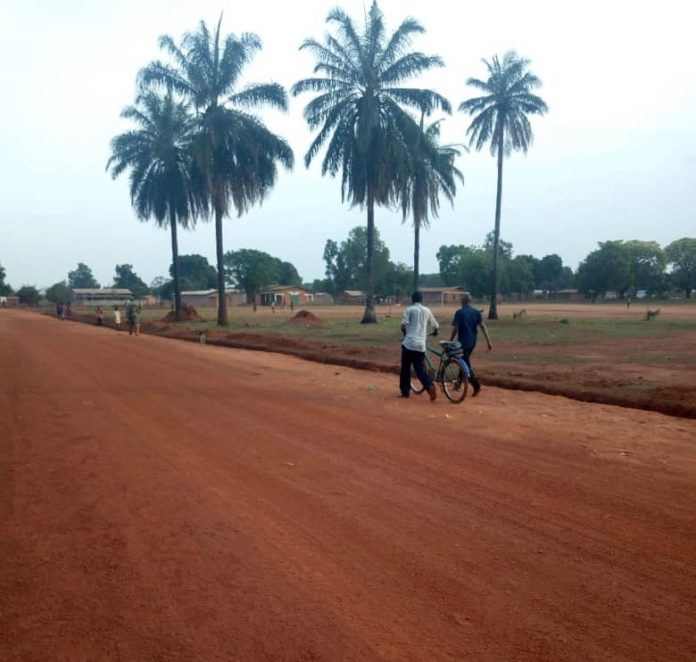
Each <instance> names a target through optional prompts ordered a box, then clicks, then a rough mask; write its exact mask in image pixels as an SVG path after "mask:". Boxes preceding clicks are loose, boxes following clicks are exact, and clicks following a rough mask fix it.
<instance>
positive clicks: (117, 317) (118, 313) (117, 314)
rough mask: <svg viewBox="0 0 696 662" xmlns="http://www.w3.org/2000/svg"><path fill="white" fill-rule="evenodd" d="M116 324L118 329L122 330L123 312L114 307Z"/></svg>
mask: <svg viewBox="0 0 696 662" xmlns="http://www.w3.org/2000/svg"><path fill="white" fill-rule="evenodd" d="M114 324H115V325H116V328H117V329H119V328H121V311H120V310H119V309H118V306H114Z"/></svg>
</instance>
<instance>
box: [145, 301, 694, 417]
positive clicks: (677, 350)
mask: <svg viewBox="0 0 696 662" xmlns="http://www.w3.org/2000/svg"><path fill="white" fill-rule="evenodd" d="M649 306H650V307H651V308H657V307H659V308H660V311H661V312H660V315H659V317H658V318H657V319H655V320H652V321H650V322H646V321H645V320H644V316H645V311H646V305H645V304H643V303H641V304H639V303H634V304H633V305H632V306H631V308H630V310H629V309H627V308H626V306H625V305H623V304H595V305H591V304H549V303H531V304H530V303H522V304H515V305H511V304H503V305H501V306H500V319H499V320H498V321H495V322H489V328H490V329H491V332H492V335H493V342H494V352H493V353H492V354H490V355H488V354H486V353H485V351H483V349H481V348H479V350H477V352H476V353H475V355H474V365H475V366H476V367H477V369H478V370H479V372H480V376H481V378H482V380H483V381H484V383H488V384H490V385H497V386H504V387H507V388H516V389H526V390H538V391H542V392H546V393H550V394H559V395H566V396H569V397H574V398H578V399H582V400H586V401H597V402H604V403H608V404H623V405H628V406H632V407H639V408H646V409H651V410H655V411H661V412H664V413H669V414H676V415H680V416H689V417H696V305H694V303H691V302H683V303H667V304H666V303H662V302H659V303H654V302H651V303H650V304H649ZM522 308H525V309H526V311H527V314H526V316H525V317H524V319H517V320H515V319H513V318H512V315H513V313H514V312H518V311H519V310H521V309H522ZM309 310H311V312H312V313H313V314H315V315H316V316H317V317H318V318H319V320H320V323H319V324H310V325H306V324H295V323H291V322H290V320H291V318H292V316H293V315H294V314H295V313H296V312H297V311H294V312H291V311H290V310H289V309H286V310H277V311H276V313H275V314H272V312H271V310H270V309H269V308H259V309H258V312H257V313H254V312H253V311H252V310H251V309H250V308H247V307H238V308H231V309H230V329H229V330H219V329H216V328H215V324H214V320H215V311H214V310H202V311H199V313H200V314H201V316H202V317H204V318H206V319H207V320H208V321H207V322H198V323H184V324H181V325H164V324H158V323H148V320H150V322H154V321H156V320H158V319H161V318H162V317H163V316H164V312H163V311H161V310H150V311H145V314H144V318H143V319H144V321H145V325H144V326H145V329H146V330H147V331H150V332H153V333H158V334H162V335H170V336H175V337H187V338H189V339H196V338H197V337H198V334H199V333H200V332H204V333H205V334H206V338H207V340H208V341H209V342H216V343H221V344H227V345H230V346H236V347H245V348H256V349H275V350H277V351H284V352H289V353H292V354H295V355H298V356H304V357H306V358H311V359H313V360H320V361H334V362H335V363H338V364H342V365H350V366H354V367H362V368H368V369H377V370H395V369H396V368H397V363H398V360H399V351H398V344H399V342H400V339H401V334H400V332H399V320H400V315H401V309H400V308H398V307H392V308H387V307H380V308H379V309H378V310H379V316H380V323H379V324H376V325H361V324H360V323H359V320H360V318H361V316H362V308H360V307H344V306H330V307H326V306H315V307H312V308H309ZM454 310H455V308H454V307H451V306H445V307H441V306H434V307H433V311H434V312H435V314H436V316H437V317H438V319H439V320H440V322H441V324H442V325H443V337H449V330H450V328H451V327H450V326H449V325H450V322H451V318H452V315H453V312H454ZM211 320H212V321H211Z"/></svg>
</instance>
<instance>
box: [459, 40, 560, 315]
mask: <svg viewBox="0 0 696 662" xmlns="http://www.w3.org/2000/svg"><path fill="white" fill-rule="evenodd" d="M483 63H484V64H485V65H486V68H487V69H488V74H489V75H488V78H487V79H486V80H479V79H478V78H469V79H468V80H467V85H470V86H471V87H475V88H476V89H478V90H481V91H482V92H484V96H480V97H474V98H472V99H468V100H466V101H464V102H463V103H462V104H461V105H460V106H459V110H462V111H465V112H467V113H469V114H470V115H471V116H472V117H473V120H472V122H471V124H470V125H469V128H468V130H467V134H468V135H470V144H471V145H475V146H476V149H477V150H480V149H481V148H482V147H483V146H484V145H485V144H487V143H489V142H490V150H491V154H492V155H493V156H497V157H498V190H497V195H496V203H495V229H494V242H493V283H492V287H491V304H490V308H489V309H488V319H498V305H497V303H498V286H499V273H498V248H499V246H498V245H499V242H500V206H501V201H502V195H503V157H504V156H509V155H510V153H511V152H512V150H519V151H522V152H524V153H525V154H526V153H527V150H528V149H529V146H530V145H531V144H532V140H533V137H534V136H533V134H532V127H531V124H530V123H529V119H528V117H527V116H528V115H543V114H544V113H545V112H546V111H547V110H548V108H547V106H546V103H544V101H543V99H541V97H538V96H537V95H535V94H532V90H535V89H537V88H539V87H541V80H539V78H537V77H536V76H535V75H534V74H533V73H531V72H530V71H528V66H529V60H526V59H524V58H521V57H519V56H518V55H517V53H515V52H514V51H508V52H507V53H505V55H504V56H503V60H502V62H501V61H500V60H499V58H498V56H497V55H494V56H493V58H492V59H491V60H490V61H488V60H483Z"/></svg>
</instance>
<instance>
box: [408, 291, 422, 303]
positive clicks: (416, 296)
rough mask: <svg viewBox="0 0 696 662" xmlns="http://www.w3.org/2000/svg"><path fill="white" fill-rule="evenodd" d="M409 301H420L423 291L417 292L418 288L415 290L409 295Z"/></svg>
mask: <svg viewBox="0 0 696 662" xmlns="http://www.w3.org/2000/svg"><path fill="white" fill-rule="evenodd" d="M411 301H412V302H413V303H420V302H421V301H423V292H418V290H416V291H415V292H414V293H413V294H412V295H411Z"/></svg>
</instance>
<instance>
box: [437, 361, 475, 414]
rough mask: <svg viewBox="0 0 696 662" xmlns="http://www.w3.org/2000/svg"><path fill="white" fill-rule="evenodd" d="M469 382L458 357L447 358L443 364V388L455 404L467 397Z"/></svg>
mask: <svg viewBox="0 0 696 662" xmlns="http://www.w3.org/2000/svg"><path fill="white" fill-rule="evenodd" d="M468 386H469V383H468V380H467V378H466V375H465V374H464V371H463V370H462V367H461V366H460V365H459V361H457V360H456V359H447V361H445V364H444V365H443V366H442V389H443V390H444V392H445V395H446V396H447V399H448V400H449V401H450V402H454V403H455V404H456V403H458V402H461V401H462V400H463V399H464V398H465V397H466V392H467V389H468Z"/></svg>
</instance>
